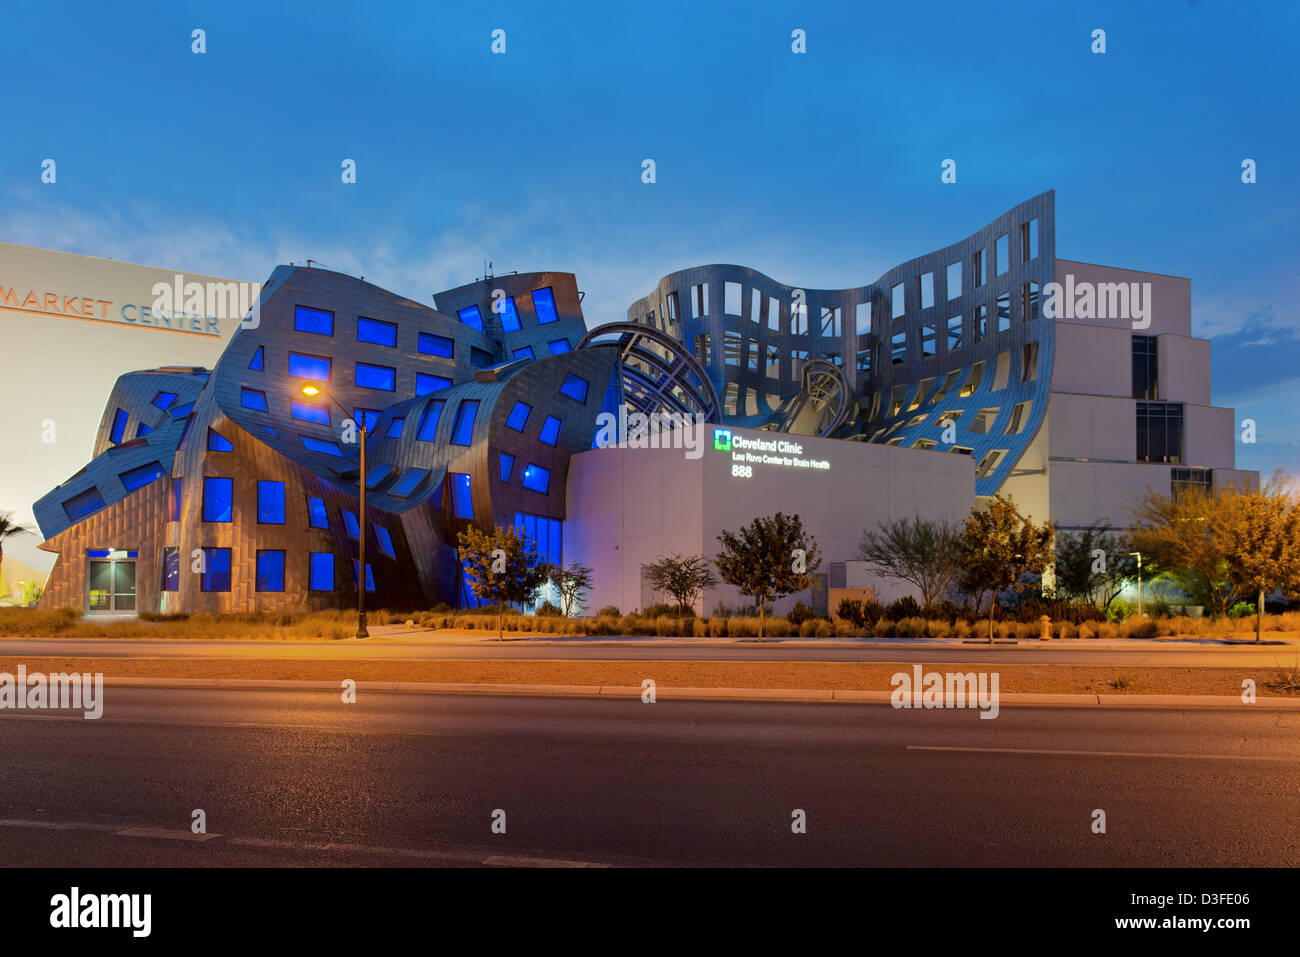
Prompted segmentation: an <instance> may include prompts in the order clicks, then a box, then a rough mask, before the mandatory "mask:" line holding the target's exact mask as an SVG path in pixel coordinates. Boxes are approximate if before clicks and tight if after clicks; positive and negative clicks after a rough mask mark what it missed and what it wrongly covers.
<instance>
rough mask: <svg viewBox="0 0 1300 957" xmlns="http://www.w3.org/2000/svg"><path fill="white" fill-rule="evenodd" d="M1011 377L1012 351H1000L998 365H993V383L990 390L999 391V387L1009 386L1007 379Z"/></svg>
mask: <svg viewBox="0 0 1300 957" xmlns="http://www.w3.org/2000/svg"><path fill="white" fill-rule="evenodd" d="M1010 378H1011V352H1010V351H1009V350H1007V351H1003V352H999V353H998V361H997V365H995V366H994V367H993V385H992V386H991V387H990V389H989V391H990V392H997V391H998V390H999V389H1005V388H1006V387H1007V380H1008V379H1010Z"/></svg>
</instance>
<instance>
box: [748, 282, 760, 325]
mask: <svg viewBox="0 0 1300 957" xmlns="http://www.w3.org/2000/svg"><path fill="white" fill-rule="evenodd" d="M749 321H750V322H753V323H760V324H761V323H762V321H763V294H762V293H761V292H759V291H758V290H757V289H751V290H750V291H749Z"/></svg>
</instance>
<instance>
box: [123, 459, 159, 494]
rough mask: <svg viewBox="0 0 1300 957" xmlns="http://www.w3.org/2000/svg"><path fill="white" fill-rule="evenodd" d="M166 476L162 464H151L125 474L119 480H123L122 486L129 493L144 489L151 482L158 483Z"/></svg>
mask: <svg viewBox="0 0 1300 957" xmlns="http://www.w3.org/2000/svg"><path fill="white" fill-rule="evenodd" d="M164 474H165V472H164V470H163V467H162V465H161V464H159V463H158V462H150V463H149V464H148V465H141V466H140V467H139V468H134V469H131V470H130V471H127V472H123V473H122V474H121V475H119V476H118V478H120V479H121V480H122V485H123V487H124V488H125V489H126V490H127V491H128V492H134V491H135V490H136V489H138V488H144V487H145V486H146V485H148V484H149V483H150V482H156V481H158V479H160V478H162V477H163V475H164Z"/></svg>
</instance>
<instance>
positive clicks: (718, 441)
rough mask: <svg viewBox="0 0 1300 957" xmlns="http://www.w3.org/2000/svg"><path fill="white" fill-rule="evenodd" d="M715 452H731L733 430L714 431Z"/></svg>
mask: <svg viewBox="0 0 1300 957" xmlns="http://www.w3.org/2000/svg"><path fill="white" fill-rule="evenodd" d="M713 451H715V452H730V451H731V429H714V430H713Z"/></svg>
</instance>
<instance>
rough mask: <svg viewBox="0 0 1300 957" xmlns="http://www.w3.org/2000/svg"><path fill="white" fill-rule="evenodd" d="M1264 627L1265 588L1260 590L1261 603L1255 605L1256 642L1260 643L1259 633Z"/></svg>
mask: <svg viewBox="0 0 1300 957" xmlns="http://www.w3.org/2000/svg"><path fill="white" fill-rule="evenodd" d="M1263 627H1264V589H1262V588H1261V589H1260V590H1259V604H1258V605H1256V606H1255V644H1257V645H1258V644H1259V633H1260V632H1261V631H1262V630H1263Z"/></svg>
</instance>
